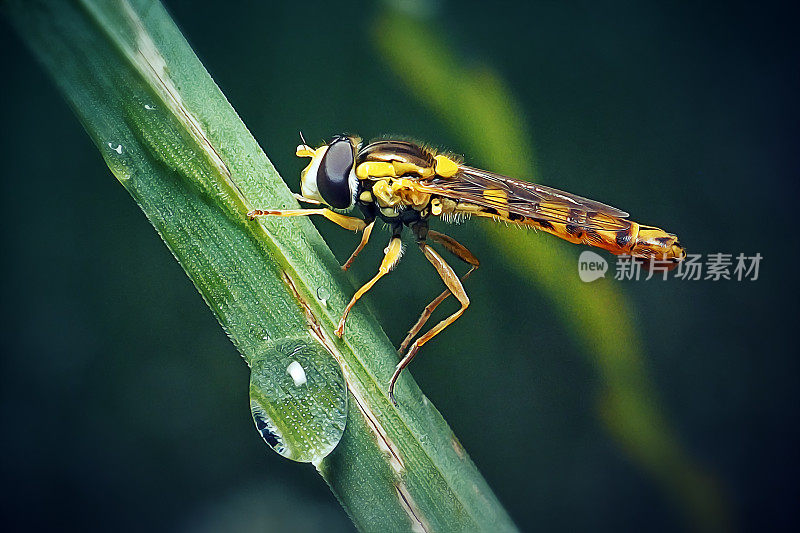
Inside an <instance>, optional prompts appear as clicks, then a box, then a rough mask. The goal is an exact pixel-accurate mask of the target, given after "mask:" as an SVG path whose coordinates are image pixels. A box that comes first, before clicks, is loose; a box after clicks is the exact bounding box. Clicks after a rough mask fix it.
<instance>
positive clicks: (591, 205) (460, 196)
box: [416, 165, 630, 231]
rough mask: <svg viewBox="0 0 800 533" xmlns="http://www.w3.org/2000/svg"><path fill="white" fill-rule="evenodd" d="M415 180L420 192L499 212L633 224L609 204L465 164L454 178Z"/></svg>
mask: <svg viewBox="0 0 800 533" xmlns="http://www.w3.org/2000/svg"><path fill="white" fill-rule="evenodd" d="M416 183H417V184H418V186H419V190H420V191H424V192H427V193H430V194H438V195H440V196H443V197H446V198H451V199H453V200H457V201H459V202H468V203H471V204H475V205H478V206H481V207H486V208H491V209H494V210H496V211H497V212H498V213H500V214H503V213H506V212H508V213H509V214H510V215H518V216H522V217H530V218H534V219H539V220H545V221H547V222H556V223H560V224H571V225H574V226H578V227H582V228H585V229H591V230H612V231H617V230H621V229H626V228H627V227H628V226H629V225H630V223H629V222H628V221H626V220H622V219H625V218H627V216H628V213H626V212H625V211H622V210H620V209H617V208H615V207H611V206H610V205H606V204H604V203H601V202H596V201H594V200H590V199H589V198H584V197H582V196H578V195H575V194H570V193H568V192H564V191H559V190H558V189H553V188H551V187H546V186H544V185H537V184H535V183H530V182H527V181H520V180H515V179H511V178H507V177H505V176H501V175H500V174H494V173H492V172H487V171H485V170H480V169H477V168H472V167H468V166H463V165H462V166H461V170H460V171H459V173H458V174H456V175H455V176H453V177H452V178H439V177H437V178H433V179H429V180H419V181H417V182H416ZM508 218H510V219H512V220H513V219H514V218H516V217H514V216H510V217H508Z"/></svg>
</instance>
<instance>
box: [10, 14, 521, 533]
mask: <svg viewBox="0 0 800 533" xmlns="http://www.w3.org/2000/svg"><path fill="white" fill-rule="evenodd" d="M2 7H3V9H4V11H5V13H6V15H8V16H9V17H10V19H11V21H12V23H13V24H14V25H15V27H16V28H17V30H18V32H19V33H20V35H21V36H22V38H23V39H24V40H25V41H26V43H27V44H28V45H29V46H30V47H31V48H32V49H33V51H34V53H35V54H36V55H37V56H38V58H39V59H40V61H41V62H42V63H43V64H44V66H45V68H46V69H47V70H48V71H49V72H50V73H51V75H52V76H53V78H54V79H55V81H56V83H57V85H58V87H59V88H60V90H61V91H62V92H63V93H64V95H65V96H66V98H67V100H68V101H69V103H70V104H71V105H72V107H73V109H74V110H75V112H76V114H77V115H78V117H79V118H80V120H81V121H82V123H83V125H84V127H85V128H86V130H87V132H88V133H89V135H90V136H91V138H92V139H93V141H94V143H95V145H96V146H97V148H98V149H99V150H100V152H101V154H102V156H103V157H104V158H105V160H106V162H107V164H108V166H109V168H110V169H111V170H112V172H113V173H114V175H115V176H116V177H117V179H118V180H119V181H120V183H121V184H122V185H123V186H124V187H125V188H126V189H127V190H128V191H129V192H130V194H131V196H133V198H134V199H135V200H136V202H137V203H138V204H139V206H140V207H141V209H142V210H143V212H144V213H145V215H146V216H147V218H148V219H149V221H150V222H151V223H152V224H153V226H154V227H155V229H156V230H157V231H158V233H159V234H160V236H161V237H162V239H163V240H164V242H165V243H166V244H167V246H168V247H169V249H170V250H171V251H172V252H173V254H174V255H175V257H176V259H177V260H178V261H179V262H180V264H181V265H182V267H183V268H184V269H185V271H186V272H187V274H188V275H189V277H190V279H191V280H192V282H193V283H194V284H195V285H196V286H197V288H198V290H199V291H200V293H201V295H202V296H203V297H204V298H205V300H206V302H207V303H208V305H209V307H211V309H212V311H213V312H214V313H215V315H216V316H217V318H218V319H219V321H220V323H221V324H222V326H223V328H225V331H226V332H227V333H228V335H229V336H230V338H231V340H232V341H233V342H234V344H235V345H236V347H237V348H238V349H239V351H240V352H241V353H242V355H243V357H244V358H245V360H246V361H247V362H248V364H250V365H251V366H252V365H253V364H254V363H255V362H259V361H263V358H264V357H265V353H267V352H268V351H269V350H271V349H272V348H271V347H272V346H274V343H276V342H279V341H282V340H283V339H290V340H291V341H292V342H297V341H298V339H300V342H303V343H308V344H309V345H313V346H317V345H322V346H323V347H324V349H325V350H326V351H327V353H328V354H330V356H331V357H333V358H334V359H335V360H336V363H338V365H339V366H340V368H341V369H342V373H343V376H344V379H345V381H346V385H347V391H348V394H349V410H348V412H347V426H346V429H345V430H344V433H343V435H342V436H341V440H340V442H339V444H338V446H337V447H336V448H335V449H334V451H333V452H331V453H330V455H328V456H326V457H324V458H321V459H319V458H318V459H317V460H315V461H314V464H315V466H316V467H317V469H318V471H319V472H320V474H321V475H322V477H323V478H324V479H325V481H326V482H327V483H328V484H329V485H330V487H331V489H332V490H333V492H334V493H335V494H336V496H337V498H338V499H339V501H340V502H341V503H342V505H343V506H344V508H345V510H346V511H347V513H348V514H349V515H350V517H351V518H352V519H353V521H354V523H355V524H356V526H357V527H359V528H360V529H362V530H381V531H385V530H409V529H412V530H416V531H429V530H461V531H477V530H491V531H505V530H514V526H513V524H512V522H511V520H510V519H509V517H508V515H507V514H506V512H505V510H504V509H503V508H502V507H501V506H500V504H499V503H498V501H497V499H496V497H495V496H494V494H493V493H492V491H491V489H490V488H489V487H488V485H487V484H486V482H485V481H484V480H483V478H482V477H481V476H480V474H479V473H478V471H477V469H476V468H475V466H474V464H473V463H472V462H471V461H470V459H469V457H468V456H467V454H466V452H465V451H464V449H463V448H462V447H461V445H460V444H459V442H458V440H457V439H456V437H455V436H454V435H453V434H452V432H451V430H450V428H449V427H448V426H447V424H446V423H445V421H444V420H443V419H442V417H441V415H440V414H439V412H438V411H437V410H436V409H435V408H434V407H433V405H432V404H430V402H428V401H427V399H426V398H424V396H423V395H422V393H421V392H420V390H419V388H418V387H417V386H416V384H415V383H414V382H413V380H412V379H411V378H410V376H409V375H408V374H405V375H404V376H403V377H402V378H401V380H400V382H399V383H398V389H397V392H398V396H399V398H400V402H401V403H400V407H399V408H395V407H393V406H392V404H391V403H390V402H389V400H388V398H387V396H386V384H387V382H388V380H389V377H390V376H391V373H392V370H393V369H394V365H395V363H396V353H395V351H394V348H393V346H392V345H391V344H390V342H389V340H388V339H387V338H386V336H385V334H384V333H383V331H382V330H381V328H380V326H379V325H378V324H377V323H376V321H375V320H374V318H372V317H371V316H369V314H368V313H367V312H366V311H365V310H364V308H363V307H362V308H359V309H357V310H355V311H354V313H353V314H352V316H351V319H350V321H349V322H348V332H347V334H346V335H345V338H344V340H339V339H337V338H336V337H335V336H334V335H333V334H332V332H333V329H334V327H335V323H336V320H338V317H339V316H340V314H341V312H342V310H343V308H344V305H345V304H346V302H347V295H348V290H347V289H346V284H345V282H344V278H343V276H342V273H341V271H340V269H339V265H338V264H337V262H336V260H335V258H334V257H333V255H332V254H331V252H330V250H329V249H328V248H327V246H326V245H325V243H324V242H323V241H322V239H321V238H320V236H319V234H318V233H317V232H316V231H315V230H314V228H313V226H312V225H311V224H310V222H309V221H308V220H303V219H292V220H289V221H286V220H280V221H275V220H266V221H264V222H263V223H257V222H250V221H249V220H247V217H246V216H245V213H246V212H247V211H248V210H249V209H250V208H252V207H267V206H268V207H271V208H282V207H291V206H296V202H295V201H294V199H293V198H292V196H291V194H290V192H289V190H288V188H287V187H286V186H285V184H284V183H283V182H282V180H281V179H280V177H279V176H278V174H277V172H276V171H275V169H274V168H273V167H272V165H271V163H270V162H269V160H268V159H267V158H266V156H265V155H264V153H263V152H262V151H261V149H260V148H259V147H258V145H257V144H256V142H255V140H254V139H253V138H252V136H251V135H250V133H249V132H248V131H247V129H246V127H245V126H244V124H243V123H242V122H241V120H240V119H239V118H238V116H237V115H236V113H235V112H234V110H233V109H232V108H231V106H230V104H229V103H228V102H227V101H226V100H225V98H224V96H223V95H222V93H221V92H220V90H219V88H218V87H217V86H216V85H215V84H214V82H213V80H212V79H211V78H210V76H209V75H208V73H207V72H206V70H205V69H204V68H203V66H202V64H201V63H200V61H199V60H198V59H197V57H196V56H195V55H194V53H193V52H192V50H191V48H190V47H189V45H188V44H187V43H186V41H185V39H184V38H183V36H182V35H181V34H180V32H179V30H178V29H177V28H176V26H175V25H174V23H173V22H172V20H171V19H170V17H169V16H168V15H167V13H166V11H165V10H164V8H163V7H162V6H161V5H160V4H159V3H157V2H154V1H149V0H139V1H131V2H125V1H100V0H83V1H80V0H75V1H67V0H59V1H44V0H42V1H32V2H23V1H21V0H15V1H7V2H5V3H4V4H3V6H2ZM279 81H280V80H276V82H279ZM120 238H124V236H123V235H121V236H120ZM321 289H324V291H323V292H324V293H326V296H327V297H326V298H325V300H324V301H323V300H321V299H319V298H317V294H319V291H320V290H321ZM267 368H268V367H267ZM266 371H269V370H266ZM276 379H277V378H276ZM333 381H334V382H335V381H336V379H334V380H333ZM332 386H334V387H335V383H334V384H333V385H332ZM262 399H263V398H262ZM298 467H299V466H298Z"/></svg>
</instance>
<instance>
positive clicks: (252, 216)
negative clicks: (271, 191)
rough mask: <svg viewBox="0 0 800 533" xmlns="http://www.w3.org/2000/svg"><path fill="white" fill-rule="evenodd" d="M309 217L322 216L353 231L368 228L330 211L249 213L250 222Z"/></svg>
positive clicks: (256, 211) (357, 219) (302, 210)
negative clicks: (268, 217)
mask: <svg viewBox="0 0 800 533" xmlns="http://www.w3.org/2000/svg"><path fill="white" fill-rule="evenodd" d="M309 215H322V216H324V217H325V218H327V219H328V220H330V221H331V222H333V223H334V224H337V225H339V226H341V227H343V228H344V229H349V230H351V231H362V230H363V229H365V228H366V227H367V223H366V222H365V221H364V220H362V219H360V218H356V217H348V216H346V215H341V214H339V213H337V212H335V211H331V210H330V209H280V210H270V211H264V210H261V209H254V210H253V211H250V212H249V213H247V216H248V217H250V220H253V219H255V218H256V217H264V216H276V217H305V216H309Z"/></svg>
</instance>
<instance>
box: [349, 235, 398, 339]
mask: <svg viewBox="0 0 800 533" xmlns="http://www.w3.org/2000/svg"><path fill="white" fill-rule="evenodd" d="M402 252H403V245H402V241H401V240H400V235H399V233H395V234H394V235H393V236H392V240H390V241H389V246H387V247H386V255H384V256H383V261H381V266H380V268H379V269H378V273H377V274H375V277H374V278H372V279H371V280H369V281H368V282H366V283H365V284H364V285H363V286H362V287H361V288H360V289H358V290H357V291H356V293H355V294H354V295H353V298H352V299H351V300H350V303H348V304H347V307H345V308H344V313H343V314H342V318H341V320H339V327H337V328H336V331H335V332H334V333H335V334H336V336H337V337H341V336H342V335H343V334H344V323H345V321H347V315H348V314H349V313H350V310H351V309H352V308H353V306H354V305H355V304H356V302H357V301H358V300H359V298H361V297H362V296H364V294H365V293H366V292H367V291H368V290H370V289H371V288H372V286H373V285H375V283H377V282H378V280H379V279H381V278H382V277H383V276H385V275H386V274H388V273H389V272H390V271H391V270H392V268H394V266H395V265H396V264H397V262H398V261H399V260H400V256H401V255H402Z"/></svg>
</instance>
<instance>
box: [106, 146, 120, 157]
mask: <svg viewBox="0 0 800 533" xmlns="http://www.w3.org/2000/svg"><path fill="white" fill-rule="evenodd" d="M108 147H109V148H111V149H112V150H113V151H115V152H117V153H118V154H119V155H122V145H121V144H118V145H116V146H114V145H113V144H112V143H108Z"/></svg>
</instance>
